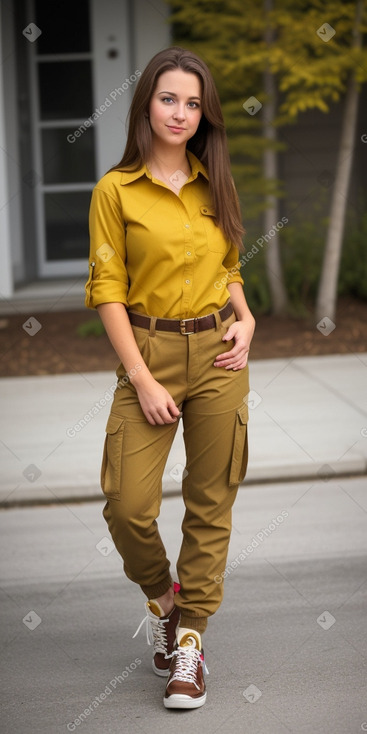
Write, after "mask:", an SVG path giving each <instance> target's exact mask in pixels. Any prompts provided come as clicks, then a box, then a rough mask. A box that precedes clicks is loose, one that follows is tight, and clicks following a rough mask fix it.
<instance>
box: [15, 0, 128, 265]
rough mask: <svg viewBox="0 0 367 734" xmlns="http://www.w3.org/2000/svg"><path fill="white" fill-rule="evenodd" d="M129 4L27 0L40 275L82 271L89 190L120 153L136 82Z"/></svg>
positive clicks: (93, 0) (117, 0) (115, 0)
mask: <svg viewBox="0 0 367 734" xmlns="http://www.w3.org/2000/svg"><path fill="white" fill-rule="evenodd" d="M128 5H129V3H128V2H127V0H122V1H121V0H103V2H102V1H101V0H78V2H75V0H63V2H62V3H50V2H49V0H29V9H28V12H29V18H32V22H33V23H34V24H35V25H36V26H37V28H38V29H39V30H40V31H41V33H40V35H39V36H38V38H37V40H35V41H34V42H32V43H29V64H30V79H31V109H32V126H31V129H32V140H31V145H32V150H33V154H34V162H35V165H34V169H35V170H34V172H33V179H34V180H33V181H32V182H30V183H31V185H32V187H33V189H34V196H35V207H36V227H37V258H38V274H39V276H40V277H59V276H73V275H76V276H77V275H83V274H84V273H85V270H86V258H87V257H88V250H89V237H88V211H89V202H90V195H91V190H92V188H93V186H94V184H95V182H96V181H97V180H98V179H99V178H100V177H101V176H102V175H103V173H105V171H106V170H107V169H108V168H109V167H111V166H112V165H113V164H114V163H116V162H117V161H118V160H119V159H120V158H121V155H122V151H123V147H124V144H125V119H126V114H127V111H128V108H129V105H130V101H131V97H132V92H133V90H134V86H135V84H134V76H135V75H134V69H133V68H132V64H131V63H130V54H131V48H130V43H129V41H130V38H131V33H130V23H129V17H128ZM32 32H33V33H39V31H38V30H35V29H33V30H32ZM135 79H137V78H136V77H135Z"/></svg>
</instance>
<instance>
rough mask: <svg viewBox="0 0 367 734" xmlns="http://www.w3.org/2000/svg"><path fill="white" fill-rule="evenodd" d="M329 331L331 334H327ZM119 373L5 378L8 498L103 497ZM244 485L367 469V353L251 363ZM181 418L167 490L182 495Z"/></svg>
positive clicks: (6, 501)
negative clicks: (105, 448)
mask: <svg viewBox="0 0 367 734" xmlns="http://www.w3.org/2000/svg"><path fill="white" fill-rule="evenodd" d="M325 338H327V337H325ZM115 384H116V376H115V374H114V373H113V372H89V373H74V374H67V375H55V376H53V375H50V376H42V377H9V378H2V379H1V380H0V401H1V413H0V461H1V467H2V481H1V487H0V506H11V505H17V504H25V503H28V504H31V503H40V502H46V503H47V502H58V501H67V502H71V501H83V500H88V499H98V498H100V497H101V489H100V485H99V473H100V463H101V456H102V447H103V441H104V436H105V433H104V431H105V425H106V422H107V417H108V413H109V409H110V405H111V400H112V395H113V390H114V388H115ZM250 386H251V391H250V393H249V395H248V396H244V400H247V401H248V405H249V415H250V419H249V453H250V460H249V466H248V472H247V477H246V483H245V486H246V484H247V485H252V484H254V483H258V482H266V481H270V482H273V481H279V480H284V481H290V480H295V479H307V478H310V479H318V478H320V477H321V478H324V479H325V480H326V481H327V480H328V479H329V478H330V477H337V476H346V475H349V476H351V475H366V473H367V354H365V353H364V354H348V355H332V356H324V357H302V358H285V359H269V360H256V361H252V362H250ZM184 465H185V451H184V445H183V438H182V425H181V422H180V424H179V426H178V430H177V434H176V438H175V441H174V444H173V446H172V450H171V453H170V456H169V458H168V461H167V465H166V469H165V473H164V477H163V489H164V492H165V493H166V494H167V493H175V494H179V493H180V491H181V475H182V471H183V468H184Z"/></svg>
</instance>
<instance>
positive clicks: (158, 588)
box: [140, 574, 173, 599]
mask: <svg viewBox="0 0 367 734" xmlns="http://www.w3.org/2000/svg"><path fill="white" fill-rule="evenodd" d="M171 586H172V587H173V580H172V578H171V575H170V574H169V575H168V576H166V578H165V579H163V581H160V583H159V584H153V586H142V585H141V586H140V588H141V590H142V592H143V593H144V594H145V596H147V597H148V599H157V598H158V597H159V596H163V594H165V593H166V591H168V589H169V588H170V587H171Z"/></svg>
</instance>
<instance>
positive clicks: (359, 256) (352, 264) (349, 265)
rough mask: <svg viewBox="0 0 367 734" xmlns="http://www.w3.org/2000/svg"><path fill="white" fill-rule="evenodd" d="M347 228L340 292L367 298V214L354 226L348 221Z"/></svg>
mask: <svg viewBox="0 0 367 734" xmlns="http://www.w3.org/2000/svg"><path fill="white" fill-rule="evenodd" d="M346 229H347V231H346V235H345V243H344V250H343V255H342V261H341V268H340V277H339V293H340V295H347V294H348V295H352V296H355V297H357V298H362V299H366V300H367V214H364V215H363V216H362V218H361V220H360V222H359V223H358V224H357V225H355V226H354V227H353V226H351V225H350V223H349V222H347V228H346Z"/></svg>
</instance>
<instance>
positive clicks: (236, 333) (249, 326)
mask: <svg viewBox="0 0 367 734" xmlns="http://www.w3.org/2000/svg"><path fill="white" fill-rule="evenodd" d="M254 331H255V319H254V318H253V316H250V317H247V318H246V319H243V320H242V321H235V322H234V324H231V326H230V327H229V328H228V331H227V333H226V334H225V336H224V337H223V339H222V341H226V342H228V341H230V339H233V340H234V342H235V344H234V347H233V348H232V349H230V350H229V352H222V353H221V354H218V356H217V357H216V358H215V362H214V367H224V368H225V369H226V370H242V369H243V368H244V367H246V365H247V360H248V355H249V351H250V344H251V340H252V337H253V335H254Z"/></svg>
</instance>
